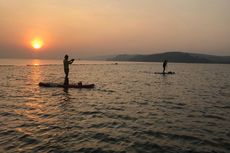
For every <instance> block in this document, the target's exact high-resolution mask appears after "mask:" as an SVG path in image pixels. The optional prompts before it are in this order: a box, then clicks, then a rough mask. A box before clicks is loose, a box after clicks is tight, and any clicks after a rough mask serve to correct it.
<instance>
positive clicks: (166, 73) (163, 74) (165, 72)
mask: <svg viewBox="0 0 230 153" xmlns="http://www.w3.org/2000/svg"><path fill="white" fill-rule="evenodd" d="M154 74H163V75H165V74H176V73H175V72H171V71H169V72H164V73H163V72H155V73H154Z"/></svg>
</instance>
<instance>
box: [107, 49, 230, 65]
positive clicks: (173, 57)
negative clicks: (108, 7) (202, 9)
mask: <svg viewBox="0 0 230 153" xmlns="http://www.w3.org/2000/svg"><path fill="white" fill-rule="evenodd" d="M165 59H166V60H168V61H170V62H176V63H223V64H230V56H214V55H206V54H194V53H185V52H166V53H161V54H150V55H128V54H121V55H117V56H115V57H112V58H109V59H107V60H110V61H136V62H162V61H163V60H165Z"/></svg>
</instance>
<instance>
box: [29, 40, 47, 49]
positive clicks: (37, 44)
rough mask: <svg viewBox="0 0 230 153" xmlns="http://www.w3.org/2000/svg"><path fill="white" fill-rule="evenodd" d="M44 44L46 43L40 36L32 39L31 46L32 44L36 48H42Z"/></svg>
mask: <svg viewBox="0 0 230 153" xmlns="http://www.w3.org/2000/svg"><path fill="white" fill-rule="evenodd" d="M43 45H44V43H43V41H42V39H40V38H36V39H33V40H32V41H31V46H32V47H33V48H34V49H40V48H42V47H43Z"/></svg>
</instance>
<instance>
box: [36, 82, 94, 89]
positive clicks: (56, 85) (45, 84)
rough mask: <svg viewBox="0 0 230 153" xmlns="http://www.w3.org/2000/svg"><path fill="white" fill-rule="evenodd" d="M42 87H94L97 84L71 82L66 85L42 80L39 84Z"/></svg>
mask: <svg viewBox="0 0 230 153" xmlns="http://www.w3.org/2000/svg"><path fill="white" fill-rule="evenodd" d="M38 85H39V86H40V87H60V88H78V89H81V88H94V87H95V84H82V83H78V84H69V85H64V84H61V83H49V82H47V83H45V82H40V83H39V84H38Z"/></svg>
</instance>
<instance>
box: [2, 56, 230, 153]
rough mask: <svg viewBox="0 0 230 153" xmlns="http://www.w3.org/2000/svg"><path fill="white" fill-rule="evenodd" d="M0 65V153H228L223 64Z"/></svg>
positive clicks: (229, 110)
mask: <svg viewBox="0 0 230 153" xmlns="http://www.w3.org/2000/svg"><path fill="white" fill-rule="evenodd" d="M168 70H171V71H175V72H176V74H175V75H167V76H162V75H157V74H154V72H156V71H162V65H161V63H125V62H123V63H118V64H117V65H115V64H114V62H98V61H97V62H93V61H79V62H77V63H76V64H74V65H71V67H70V71H71V72H70V82H71V83H76V82H79V81H82V82H83V83H95V84H96V88H95V89H82V90H80V89H68V90H67V89H62V88H41V87H39V86H38V83H39V82H41V81H42V82H55V83H58V82H60V83H62V82H63V81H64V74H63V73H64V72H63V66H62V61H61V60H52V61H50V60H46V61H41V60H24V61H23V60H3V59H2V60H0V152H4V153H15V152H19V153H25V152H26V153H27V152H28V153H30V152H36V153H46V152H47V153H48V152H49V153H59V152H60V153H61V152H63V153H75V152H82V153H90V152H92V153H101V152H102V153H107V152H114V153H125V152H126V153H155V152H156V153H158V152H159V153H229V152H230V130H229V129H230V77H229V76H230V65H217V64H176V63H169V67H168Z"/></svg>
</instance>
